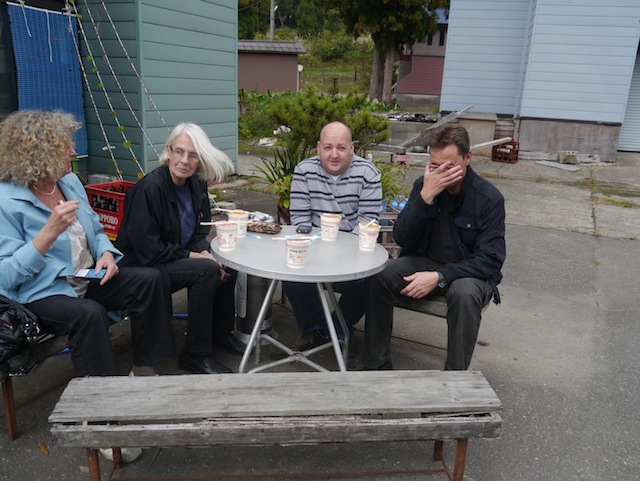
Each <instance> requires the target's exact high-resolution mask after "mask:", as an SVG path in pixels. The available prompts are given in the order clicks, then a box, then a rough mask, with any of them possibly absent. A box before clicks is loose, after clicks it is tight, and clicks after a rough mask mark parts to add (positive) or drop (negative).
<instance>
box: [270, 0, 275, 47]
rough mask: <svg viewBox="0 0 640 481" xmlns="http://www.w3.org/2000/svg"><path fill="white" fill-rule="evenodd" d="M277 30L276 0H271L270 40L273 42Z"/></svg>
mask: <svg viewBox="0 0 640 481" xmlns="http://www.w3.org/2000/svg"><path fill="white" fill-rule="evenodd" d="M275 32H276V0H271V6H270V7H269V40H271V41H272V42H273V37H274V36H275Z"/></svg>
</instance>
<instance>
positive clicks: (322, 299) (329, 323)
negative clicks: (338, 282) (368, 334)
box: [317, 282, 349, 372]
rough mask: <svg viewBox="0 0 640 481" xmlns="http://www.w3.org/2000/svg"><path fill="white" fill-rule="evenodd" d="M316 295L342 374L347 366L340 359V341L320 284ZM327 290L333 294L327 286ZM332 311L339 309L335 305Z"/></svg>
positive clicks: (322, 286)
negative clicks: (320, 304) (318, 298)
mask: <svg viewBox="0 0 640 481" xmlns="http://www.w3.org/2000/svg"><path fill="white" fill-rule="evenodd" d="M317 285H318V295H319V296H320V302H321V303H322V310H323V311H324V318H325V320H326V321H327V329H328V330H329V337H330V338H331V344H333V351H334V352H335V354H336V361H338V367H339V368H340V370H341V371H342V372H344V371H346V370H347V366H346V363H345V361H344V359H343V357H342V350H341V349H340V341H338V334H336V327H335V326H334V325H333V318H332V317H331V310H330V309H329V303H328V302H327V298H326V297H325V296H324V287H325V286H324V285H323V284H322V283H320V282H319V283H318V284H317ZM328 288H329V289H331V293H332V294H333V288H332V287H331V286H328ZM332 301H335V294H334V296H333V299H332ZM334 309H335V310H336V311H339V310H340V309H339V307H338V306H337V303H336V305H335V306H334ZM338 316H342V313H341V312H339V313H338ZM342 322H343V323H344V318H343V319H342ZM343 329H344V327H343ZM345 335H346V336H347V339H348V336H349V333H348V332H347V333H345Z"/></svg>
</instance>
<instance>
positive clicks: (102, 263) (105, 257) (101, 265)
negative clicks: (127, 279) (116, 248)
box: [95, 251, 120, 286]
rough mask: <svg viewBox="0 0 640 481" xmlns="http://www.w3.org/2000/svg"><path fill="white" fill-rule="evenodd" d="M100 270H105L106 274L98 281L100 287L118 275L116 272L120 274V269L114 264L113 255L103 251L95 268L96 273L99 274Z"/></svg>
mask: <svg viewBox="0 0 640 481" xmlns="http://www.w3.org/2000/svg"><path fill="white" fill-rule="evenodd" d="M102 269H106V271H107V272H105V274H104V276H103V277H102V279H100V285H101V286H103V285H105V284H106V283H107V282H108V281H109V279H111V278H112V277H113V276H116V275H118V272H120V268H119V267H118V264H116V260H115V258H114V257H113V253H111V252H109V251H105V252H104V253H103V254H102V257H100V259H98V260H97V262H96V267H95V271H96V273H97V272H100V271H101V270H102Z"/></svg>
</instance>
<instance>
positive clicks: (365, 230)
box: [358, 222, 380, 252]
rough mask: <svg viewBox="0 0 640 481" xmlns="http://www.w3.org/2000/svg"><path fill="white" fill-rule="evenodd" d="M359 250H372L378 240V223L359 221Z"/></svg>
mask: <svg viewBox="0 0 640 481" xmlns="http://www.w3.org/2000/svg"><path fill="white" fill-rule="evenodd" d="M358 232H359V246H360V250H363V251H368V252H369V251H373V250H374V249H375V248H376V243H377V242H378V234H379V233H380V225H379V224H375V223H368V222H360V225H359V227H358Z"/></svg>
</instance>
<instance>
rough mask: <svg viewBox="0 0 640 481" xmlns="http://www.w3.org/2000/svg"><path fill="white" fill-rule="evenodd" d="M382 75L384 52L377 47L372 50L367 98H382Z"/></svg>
mask: <svg viewBox="0 0 640 481" xmlns="http://www.w3.org/2000/svg"><path fill="white" fill-rule="evenodd" d="M383 75H384V52H382V51H380V50H379V49H377V48H376V49H375V50H374V51H373V62H372V64H371V82H370V84H369V98H370V99H371V100H373V99H377V100H381V99H382V81H383Z"/></svg>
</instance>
